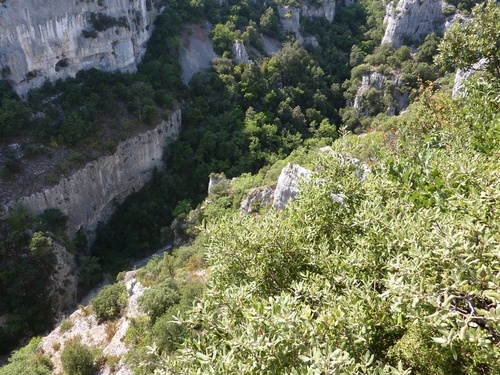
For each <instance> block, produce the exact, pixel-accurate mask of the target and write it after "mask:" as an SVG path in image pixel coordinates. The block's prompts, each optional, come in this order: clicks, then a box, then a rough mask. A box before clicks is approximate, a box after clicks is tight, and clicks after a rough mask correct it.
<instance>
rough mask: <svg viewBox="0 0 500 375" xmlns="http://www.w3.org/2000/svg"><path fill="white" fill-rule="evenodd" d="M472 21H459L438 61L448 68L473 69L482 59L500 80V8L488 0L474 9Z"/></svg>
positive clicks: (446, 41)
mask: <svg viewBox="0 0 500 375" xmlns="http://www.w3.org/2000/svg"><path fill="white" fill-rule="evenodd" d="M472 15H473V18H472V21H471V22H466V23H463V24H460V23H458V22H456V23H455V24H454V25H453V26H452V27H451V28H450V30H448V32H447V33H446V34H445V36H444V38H443V40H442V42H441V44H440V46H439V55H438V56H437V58H436V62H437V63H438V64H440V65H442V66H443V67H445V68H447V69H455V68H458V69H471V68H472V67H473V65H474V64H476V63H477V62H478V61H479V60H482V62H483V63H484V66H485V69H486V71H487V72H488V73H490V74H492V75H493V76H494V77H496V78H497V79H498V78H500V48H499V47H500V46H499V44H498V43H499V40H500V7H498V5H497V4H496V2H495V1H492V0H488V1H487V2H486V3H484V4H479V5H477V6H476V7H474V9H473V10H472Z"/></svg>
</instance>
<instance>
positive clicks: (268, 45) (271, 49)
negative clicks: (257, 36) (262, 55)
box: [262, 35, 282, 56]
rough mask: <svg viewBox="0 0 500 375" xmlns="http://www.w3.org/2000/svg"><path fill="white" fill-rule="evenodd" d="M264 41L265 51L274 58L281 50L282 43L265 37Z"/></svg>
mask: <svg viewBox="0 0 500 375" xmlns="http://www.w3.org/2000/svg"><path fill="white" fill-rule="evenodd" d="M262 41H263V42H264V50H265V51H266V53H267V54H268V55H269V56H273V55H275V54H276V53H278V51H279V50H280V49H281V45H282V44H281V42H279V41H278V40H276V39H272V38H269V37H268V36H266V35H264V36H263V37H262Z"/></svg>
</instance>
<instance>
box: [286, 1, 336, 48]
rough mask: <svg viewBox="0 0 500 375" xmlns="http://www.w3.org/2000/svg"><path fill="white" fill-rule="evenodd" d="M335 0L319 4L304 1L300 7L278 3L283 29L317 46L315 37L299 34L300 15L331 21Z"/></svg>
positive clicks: (333, 15) (333, 14)
mask: <svg viewBox="0 0 500 375" xmlns="http://www.w3.org/2000/svg"><path fill="white" fill-rule="evenodd" d="M335 10H336V1H335V0H323V1H321V3H320V4H311V3H310V2H308V1H304V2H303V3H302V5H301V7H300V8H294V7H290V6H287V5H278V15H279V19H280V23H281V27H282V28H283V31H285V32H287V33H292V34H295V36H296V38H297V39H298V40H300V41H301V42H302V43H304V44H312V45H315V46H317V41H316V40H315V38H303V37H302V35H301V34H300V30H299V29H300V17H308V18H323V17H324V18H326V19H327V20H328V22H330V23H332V22H333V20H334V18H335Z"/></svg>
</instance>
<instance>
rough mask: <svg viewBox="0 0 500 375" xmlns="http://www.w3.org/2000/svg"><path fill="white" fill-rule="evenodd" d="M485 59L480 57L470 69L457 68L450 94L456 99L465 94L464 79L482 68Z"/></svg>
mask: <svg viewBox="0 0 500 375" xmlns="http://www.w3.org/2000/svg"><path fill="white" fill-rule="evenodd" d="M485 63H486V60H485V59H481V60H479V61H478V62H477V63H475V64H474V65H473V66H472V68H471V69H459V70H457V72H456V74H455V81H454V83H453V90H452V93H451V96H452V97H453V98H454V99H456V98H459V97H463V96H465V95H466V91H465V81H466V80H467V79H468V78H469V77H470V76H472V75H473V74H474V73H476V72H478V71H480V70H483V69H484V66H485Z"/></svg>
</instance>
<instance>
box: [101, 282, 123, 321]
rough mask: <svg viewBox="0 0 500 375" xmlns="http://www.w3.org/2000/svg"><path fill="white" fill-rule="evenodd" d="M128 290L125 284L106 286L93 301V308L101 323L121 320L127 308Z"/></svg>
mask: <svg viewBox="0 0 500 375" xmlns="http://www.w3.org/2000/svg"><path fill="white" fill-rule="evenodd" d="M127 302H128V299H127V290H126V289H125V284H123V283H116V284H113V285H107V286H105V287H104V288H103V289H102V290H101V291H100V292H99V294H98V295H97V297H96V298H94V299H93V300H92V306H94V311H95V314H96V316H97V318H98V319H99V320H100V321H107V320H114V319H116V318H119V317H120V316H121V314H122V313H123V311H124V310H125V308H126V307H127Z"/></svg>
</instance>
